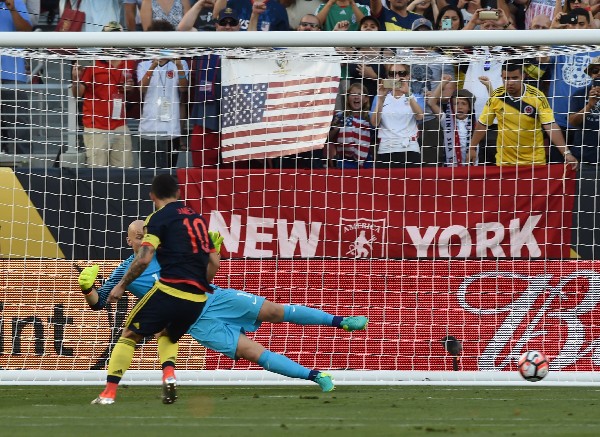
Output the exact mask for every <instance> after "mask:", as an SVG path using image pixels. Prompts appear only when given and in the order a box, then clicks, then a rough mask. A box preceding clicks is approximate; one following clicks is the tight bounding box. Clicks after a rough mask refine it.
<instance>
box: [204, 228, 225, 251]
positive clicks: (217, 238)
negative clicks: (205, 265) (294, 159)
mask: <svg viewBox="0 0 600 437" xmlns="http://www.w3.org/2000/svg"><path fill="white" fill-rule="evenodd" d="M208 235H210V239H211V240H212V242H213V246H215V250H216V251H217V253H221V244H223V240H224V239H225V238H224V237H221V234H220V233H219V231H208Z"/></svg>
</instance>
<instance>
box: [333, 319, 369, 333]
mask: <svg viewBox="0 0 600 437" xmlns="http://www.w3.org/2000/svg"><path fill="white" fill-rule="evenodd" d="M367 323H369V319H367V318H366V317H364V316H352V317H344V318H343V319H342V324H341V325H340V326H341V327H342V329H343V330H344V331H348V332H350V331H362V330H363V329H365V328H366V327H367Z"/></svg>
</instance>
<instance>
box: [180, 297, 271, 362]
mask: <svg viewBox="0 0 600 437" xmlns="http://www.w3.org/2000/svg"><path fill="white" fill-rule="evenodd" d="M206 296H208V300H207V301H206V304H205V305H204V309H203V310H202V313H201V314H200V317H199V318H198V320H196V322H195V323H194V324H193V325H192V326H191V327H190V329H189V330H188V334H190V335H191V336H192V337H193V338H194V339H195V340H196V341H197V342H198V343H200V344H201V345H202V346H204V347H206V348H209V349H212V350H214V351H216V352H219V353H222V354H223V355H226V356H228V357H229V358H232V359H234V360H235V359H236V357H235V351H236V350H237V345H238V341H239V339H240V334H243V333H244V332H254V331H256V330H257V329H258V328H259V327H260V324H261V322H258V321H257V320H256V319H257V318H258V312H259V311H260V309H261V307H262V305H263V303H264V301H265V300H266V299H265V298H264V297H260V296H256V295H254V294H249V293H244V292H243V291H240V290H235V289H233V288H219V289H217V290H216V291H215V292H214V293H206Z"/></svg>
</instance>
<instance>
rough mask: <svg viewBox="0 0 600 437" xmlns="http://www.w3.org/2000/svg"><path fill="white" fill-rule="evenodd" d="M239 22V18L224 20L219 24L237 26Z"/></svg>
mask: <svg viewBox="0 0 600 437" xmlns="http://www.w3.org/2000/svg"><path fill="white" fill-rule="evenodd" d="M238 24H239V21H237V20H223V21H219V26H223V27H225V26H229V27H235V26H237V25H238Z"/></svg>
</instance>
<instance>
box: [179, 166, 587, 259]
mask: <svg viewBox="0 0 600 437" xmlns="http://www.w3.org/2000/svg"><path fill="white" fill-rule="evenodd" d="M573 176H574V173H573V172H572V171H569V170H567V169H566V168H565V167H564V166H563V165H549V166H528V167H463V168H437V167H424V168H415V169H406V170H402V169H393V170H370V171H364V172H361V173H351V172H348V171H342V170H339V171H332V170H328V171H327V173H316V172H310V171H308V170H298V171H295V172H286V173H284V172H282V171H279V170H267V171H265V170H260V171H258V170H256V171H255V170H246V171H243V170H237V169H236V170H235V172H234V171H233V170H202V169H185V170H184V169H182V170H179V173H178V178H179V181H180V184H181V185H182V190H183V197H184V198H185V200H186V202H187V203H188V204H189V205H190V206H191V207H193V208H194V209H196V210H197V211H199V212H201V213H202V214H204V215H205V216H206V217H207V219H208V218H209V219H210V228H211V229H213V230H218V231H220V232H221V234H222V235H223V236H224V237H225V241H224V249H225V251H226V252H225V253H226V254H228V255H230V256H232V257H244V258H271V257H278V258H315V257H335V258H398V259H412V258H433V259H439V258H478V259H481V258H494V259H502V258H527V259H532V258H541V259H544V258H568V257H569V251H570V233H571V221H572V218H571V211H572V209H573V202H574V189H575V184H574V179H573Z"/></svg>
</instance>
